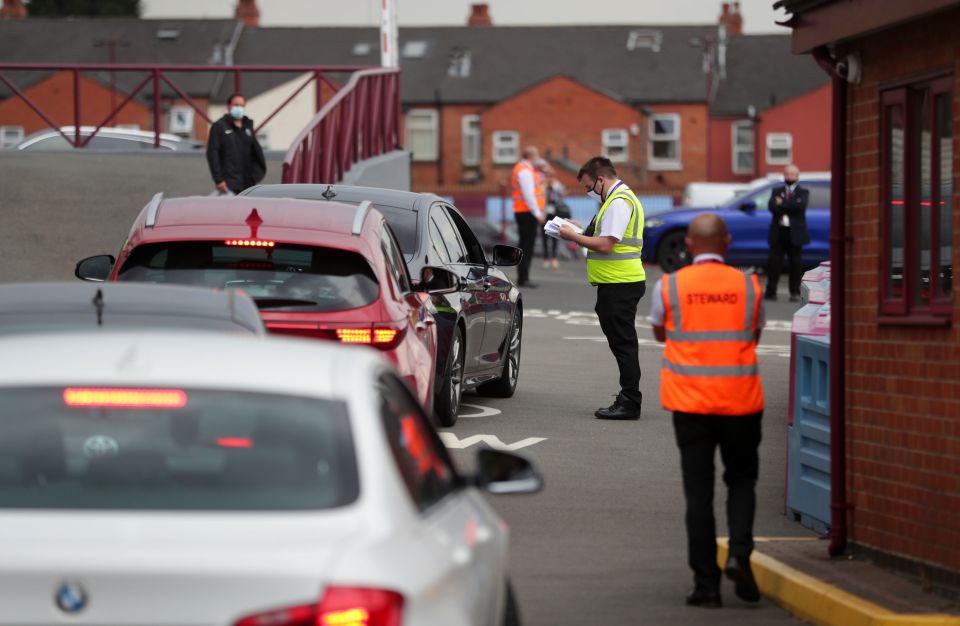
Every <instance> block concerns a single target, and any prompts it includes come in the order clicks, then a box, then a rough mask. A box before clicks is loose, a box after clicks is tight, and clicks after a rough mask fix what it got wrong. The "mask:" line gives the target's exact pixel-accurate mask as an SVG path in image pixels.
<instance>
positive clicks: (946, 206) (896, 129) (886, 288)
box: [880, 78, 954, 321]
mask: <svg viewBox="0 0 960 626" xmlns="http://www.w3.org/2000/svg"><path fill="white" fill-rule="evenodd" d="M952 89H953V85H952V80H951V79H950V78H941V79H938V80H933V81H925V82H922V83H917V84H913V85H909V86H906V87H901V88H898V89H891V90H888V91H885V92H883V94H882V98H881V106H882V118H881V122H882V126H881V128H882V133H883V134H882V138H881V150H882V170H881V202H882V206H883V214H882V220H883V224H882V226H883V228H882V233H883V244H882V246H881V260H882V263H881V268H882V269H881V271H882V280H881V303H880V311H881V313H882V314H884V315H888V316H910V317H915V318H929V319H932V320H934V321H935V320H936V319H937V317H938V316H939V317H941V318H942V319H949V317H950V315H951V314H952V307H951V296H952V291H953V245H952V240H951V238H952V236H953V224H952V223H951V219H950V218H951V213H952V212H953V191H954V190H953V171H954V170H953V117H952V115H951V100H952V94H953V91H952Z"/></svg>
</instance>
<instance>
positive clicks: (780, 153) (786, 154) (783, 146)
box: [767, 133, 793, 165]
mask: <svg viewBox="0 0 960 626" xmlns="http://www.w3.org/2000/svg"><path fill="white" fill-rule="evenodd" d="M791 163H793V135H791V134H790V133H767V165H790V164H791Z"/></svg>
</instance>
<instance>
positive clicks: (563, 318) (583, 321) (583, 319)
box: [523, 309, 793, 333]
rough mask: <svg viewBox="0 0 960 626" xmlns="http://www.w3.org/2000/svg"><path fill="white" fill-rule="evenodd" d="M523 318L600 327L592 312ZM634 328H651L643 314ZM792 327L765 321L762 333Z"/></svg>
mask: <svg viewBox="0 0 960 626" xmlns="http://www.w3.org/2000/svg"><path fill="white" fill-rule="evenodd" d="M523 316H524V317H529V318H540V319H555V320H557V321H558V322H564V323H566V324H572V325H574V326H600V322H599V320H597V314H596V313H594V312H593V311H564V312H561V311H558V310H557V309H550V310H549V311H544V310H543V309H525V310H524V312H523ZM636 326H637V328H652V326H651V325H650V322H648V321H647V317H646V315H645V314H641V316H639V317H637V323H636ZM792 327H793V322H791V321H790V320H767V323H766V326H765V327H764V331H765V332H766V331H772V332H787V333H788V332H790V330H791V328H792Z"/></svg>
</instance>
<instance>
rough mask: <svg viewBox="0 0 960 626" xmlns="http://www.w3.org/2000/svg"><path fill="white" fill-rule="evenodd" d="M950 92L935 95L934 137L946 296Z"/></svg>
mask: <svg viewBox="0 0 960 626" xmlns="http://www.w3.org/2000/svg"><path fill="white" fill-rule="evenodd" d="M950 104H951V103H950V93H949V92H948V93H943V94H939V95H937V104H936V116H937V140H938V145H939V148H940V154H939V156H940V162H939V164H937V173H938V174H939V179H940V189H939V194H938V195H939V202H938V204H939V206H938V207H937V210H938V212H939V233H940V236H939V239H940V243H939V248H940V249H939V253H940V254H939V268H938V270H937V275H938V277H939V282H940V295H942V296H949V295H950V293H951V291H952V285H953V243H952V240H951V238H952V237H953V228H952V224H951V220H950V217H951V215H952V214H953V118H952V116H951V111H950Z"/></svg>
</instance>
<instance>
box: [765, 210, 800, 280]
mask: <svg viewBox="0 0 960 626" xmlns="http://www.w3.org/2000/svg"><path fill="white" fill-rule="evenodd" d="M777 228H778V229H779V231H778V233H777V235H778V236H777V238H776V239H775V242H774V245H772V246H770V255H769V256H768V257H767V295H776V294H777V283H779V282H780V274H781V273H782V272H783V255H784V253H786V255H787V264H788V268H789V271H790V283H789V286H790V295H795V296H799V295H800V280H801V279H802V278H803V257H802V254H803V246H795V245H793V243H791V242H790V227H789V226H778V227H777Z"/></svg>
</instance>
